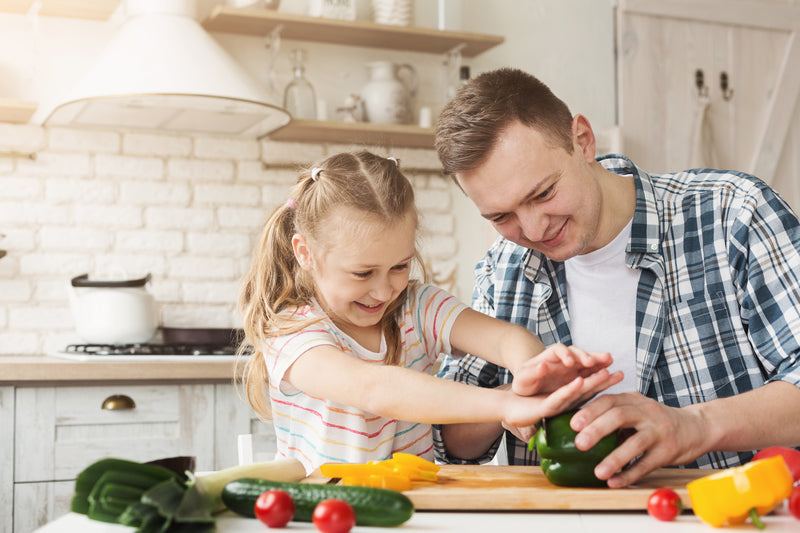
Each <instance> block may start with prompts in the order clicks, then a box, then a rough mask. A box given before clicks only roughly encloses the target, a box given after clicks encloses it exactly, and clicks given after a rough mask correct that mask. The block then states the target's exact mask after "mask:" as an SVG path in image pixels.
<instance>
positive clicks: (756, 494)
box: [686, 456, 792, 529]
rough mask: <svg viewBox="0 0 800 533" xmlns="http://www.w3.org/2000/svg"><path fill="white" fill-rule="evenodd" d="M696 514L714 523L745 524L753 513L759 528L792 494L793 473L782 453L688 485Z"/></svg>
mask: <svg viewBox="0 0 800 533" xmlns="http://www.w3.org/2000/svg"><path fill="white" fill-rule="evenodd" d="M686 488H687V489H688V490H689V498H690V499H691V501H692V509H693V510H694V514H695V515H697V516H698V517H700V519H701V520H703V521H704V522H706V523H707V524H710V525H712V526H714V527H720V526H722V525H725V524H729V525H735V524H741V523H742V522H744V521H745V520H747V517H748V516H749V517H750V518H751V519H752V520H753V523H754V524H755V525H756V527H758V528H759V529H763V527H764V524H763V523H762V522H761V520H760V519H759V515H764V514H767V513H769V512H770V511H772V509H773V508H774V507H775V505H777V504H778V503H780V502H781V501H783V500H784V499H786V498H788V497H789V495H790V494H791V492H792V474H791V472H790V471H789V468H788V467H787V466H786V462H785V461H784V460H783V457H781V456H774V457H770V458H768V459H761V460H759V461H753V462H750V463H747V464H745V465H742V466H737V467H733V468H728V469H726V470H723V471H721V472H717V473H715V474H711V475H709V476H705V477H702V478H700V479H696V480H695V481H692V482H690V483H689V484H687V485H686Z"/></svg>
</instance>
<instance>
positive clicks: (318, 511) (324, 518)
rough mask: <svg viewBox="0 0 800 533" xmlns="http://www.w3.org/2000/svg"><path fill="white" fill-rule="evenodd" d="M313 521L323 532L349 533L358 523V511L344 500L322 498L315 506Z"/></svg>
mask: <svg viewBox="0 0 800 533" xmlns="http://www.w3.org/2000/svg"><path fill="white" fill-rule="evenodd" d="M311 521H312V522H314V525H315V526H316V527H317V529H318V530H320V531H321V532H322V533H347V532H348V531H350V530H351V529H352V528H353V526H354V525H356V513H355V511H353V508H352V507H350V504H349V503H347V502H346V501H344V500H336V499H332V498H331V499H328V500H322V501H321V502H319V503H318V504H317V506H316V507H314V514H312V515H311Z"/></svg>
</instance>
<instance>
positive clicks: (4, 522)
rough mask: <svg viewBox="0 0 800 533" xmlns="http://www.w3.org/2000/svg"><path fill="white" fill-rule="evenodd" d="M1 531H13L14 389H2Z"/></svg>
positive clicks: (0, 457) (0, 451)
mask: <svg viewBox="0 0 800 533" xmlns="http://www.w3.org/2000/svg"><path fill="white" fill-rule="evenodd" d="M0 461H2V463H0V531H4V532H5V531H11V518H12V510H13V509H14V499H13V494H14V490H13V487H14V387H0Z"/></svg>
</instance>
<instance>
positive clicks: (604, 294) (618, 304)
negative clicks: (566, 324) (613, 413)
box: [564, 222, 640, 394]
mask: <svg viewBox="0 0 800 533" xmlns="http://www.w3.org/2000/svg"><path fill="white" fill-rule="evenodd" d="M630 235H631V222H628V225H627V226H625V228H623V230H622V231H621V232H620V233H619V234H618V235H617V236H616V237H615V238H614V240H612V241H611V242H610V243H608V244H607V245H605V246H604V247H602V248H600V249H599V250H595V251H594V252H590V253H587V254H583V255H577V256H575V257H572V258H570V259H567V260H566V261H565V262H564V267H565V269H566V277H567V307H568V309H569V317H570V333H571V334H572V344H573V345H575V346H577V347H579V348H583V349H584V350H586V351H595V352H609V353H610V354H611V356H612V357H613V358H614V363H613V364H612V365H611V367H610V369H609V370H611V371H612V372H614V371H617V370H622V371H623V373H624V374H625V377H624V379H623V381H621V382H620V383H618V384H616V385H614V386H613V387H610V388H609V389H606V391H604V394H605V393H618V392H631V391H635V390H636V384H637V378H636V288H637V286H638V285H639V275H640V271H639V270H634V269H631V268H628V266H627V265H626V264H625V247H626V246H627V244H628V240H629V239H630Z"/></svg>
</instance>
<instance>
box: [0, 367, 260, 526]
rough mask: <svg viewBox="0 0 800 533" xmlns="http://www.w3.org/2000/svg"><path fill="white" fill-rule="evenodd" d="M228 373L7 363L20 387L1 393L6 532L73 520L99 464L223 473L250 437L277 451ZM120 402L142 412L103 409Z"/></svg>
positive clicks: (0, 476) (0, 502)
mask: <svg viewBox="0 0 800 533" xmlns="http://www.w3.org/2000/svg"><path fill="white" fill-rule="evenodd" d="M15 359H19V362H18V363H17V362H16V361H15ZM9 361H11V362H9ZM159 365H161V366H159ZM167 369H170V370H171V371H170V370H167ZM93 370H95V371H94V372H93ZM231 370H232V367H231V365H230V364H228V363H207V364H206V363H191V364H179V363H152V362H151V363H130V364H124V363H115V362H108V363H83V362H67V361H63V360H59V359H55V358H49V357H24V358H23V357H19V358H14V357H6V358H2V360H0V375H3V372H4V371H5V374H4V379H5V378H10V379H14V380H15V381H14V382H5V383H3V384H2V385H0V457H2V459H0V461H2V463H0V531H3V532H7V533H12V532H17V533H28V532H30V531H33V530H34V529H36V528H37V527H39V526H42V525H44V524H45V523H47V522H49V521H52V520H54V519H55V518H57V517H59V516H61V515H63V514H65V513H67V512H68V511H69V504H70V500H71V497H72V492H73V489H74V479H75V476H76V475H77V474H78V473H79V472H80V471H81V470H82V469H83V468H85V467H86V466H87V465H88V464H90V463H92V462H94V461H95V460H97V459H100V458H102V457H109V456H113V457H122V458H126V459H131V460H144V461H146V460H152V459H156V458H159V457H166V456H174V455H194V456H196V457H197V470H198V471H208V470H217V469H221V468H226V467H229V466H234V465H236V464H238V455H237V444H236V443H237V436H238V435H240V434H247V433H249V434H258V435H259V439H261V441H262V442H261V444H260V445H261V446H262V447H264V446H266V447H267V449H271V450H273V453H274V448H275V445H274V433H273V432H272V426H271V424H265V423H263V422H261V421H259V420H258V419H257V418H256V416H255V415H254V413H253V412H252V410H251V409H250V407H249V405H248V404H247V402H246V400H243V399H242V398H240V397H239V395H238V394H237V392H236V390H235V389H234V386H233V383H232V380H231V376H232V372H231ZM53 373H57V374H59V376H58V377H55V378H50V377H48V376H49V375H51V374H53ZM76 376H82V377H76ZM120 395H124V396H126V397H128V398H130V399H131V400H133V402H134V404H135V408H133V409H103V408H102V406H103V404H104V402H105V401H106V400H107V399H109V398H110V397H113V396H120Z"/></svg>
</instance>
